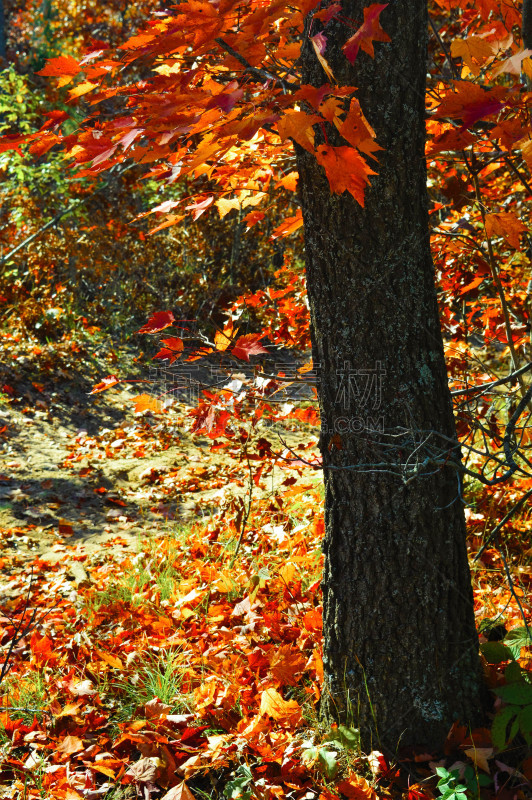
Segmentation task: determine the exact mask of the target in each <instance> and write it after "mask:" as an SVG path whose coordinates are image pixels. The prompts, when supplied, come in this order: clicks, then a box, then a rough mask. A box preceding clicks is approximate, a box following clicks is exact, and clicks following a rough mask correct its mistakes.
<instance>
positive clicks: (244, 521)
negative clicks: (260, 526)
mask: <svg viewBox="0 0 532 800" xmlns="http://www.w3.org/2000/svg"><path fill="white" fill-rule="evenodd" d="M250 436H251V422H250V427H249V430H248V435H247V439H246V443H245V445H244V454H245V456H246V461H247V464H248V471H249V491H248V503H247V508H246V510H245V513H244V516H243V517H242V525H241V528H240V534H239V537H238V541H237V543H236V548H235V552H234V553H233V558H232V559H231V563H230V564H229V569H232V567H233V565H234V563H235V561H236V559H237V556H238V553H239V551H240V545H241V544H242V539H243V538H244V533H245V531H246V525H247V523H248V519H249V515H250V513H251V503H252V500H253V467H252V466H251V460H250V458H249V453H248V444H249V438H250Z"/></svg>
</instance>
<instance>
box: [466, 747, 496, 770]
mask: <svg viewBox="0 0 532 800" xmlns="http://www.w3.org/2000/svg"><path fill="white" fill-rule="evenodd" d="M464 753H465V754H466V756H467V757H468V758H470V759H471V761H472V762H473V763H474V764H475V766H476V767H479V768H480V769H483V770H484V772H487V773H488V775H489V774H490V773H491V771H490V768H489V764H488V759H490V758H491V757H492V756H493V747H470V748H469V750H464Z"/></svg>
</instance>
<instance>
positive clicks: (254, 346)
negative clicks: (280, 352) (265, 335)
mask: <svg viewBox="0 0 532 800" xmlns="http://www.w3.org/2000/svg"><path fill="white" fill-rule="evenodd" d="M259 339H262V336H260V334H257V333H248V334H247V336H239V337H238V339H237V342H236V344H235V346H234V347H233V349H232V350H231V353H232V354H233V355H234V356H236V357H237V358H241V359H242V361H249V357H250V356H258V355H260V354H261V353H267V352H268V351H267V350H266V348H265V347H263V346H262V345H261V343H260V341H259Z"/></svg>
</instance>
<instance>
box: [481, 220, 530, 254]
mask: <svg viewBox="0 0 532 800" xmlns="http://www.w3.org/2000/svg"><path fill="white" fill-rule="evenodd" d="M525 231H526V225H525V224H524V223H523V222H521V220H520V219H518V218H517V217H516V215H515V214H513V213H512V212H511V211H505V212H502V211H499V212H498V213H496V214H486V233H487V234H488V236H502V237H503V239H506V241H507V242H508V244H509V245H510V247H515V249H516V250H519V247H520V241H519V237H520V235H521V234H522V233H525Z"/></svg>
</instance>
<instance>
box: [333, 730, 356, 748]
mask: <svg viewBox="0 0 532 800" xmlns="http://www.w3.org/2000/svg"><path fill="white" fill-rule="evenodd" d="M338 734H339V736H338V738H339V739H340V741H341V742H342V744H343V746H344V747H345V748H346V749H347V750H358V749H359V748H360V731H359V730H358V728H347V727H346V726H345V725H339V726H338Z"/></svg>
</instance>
